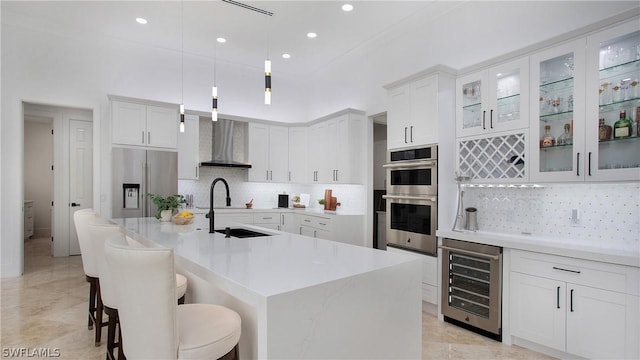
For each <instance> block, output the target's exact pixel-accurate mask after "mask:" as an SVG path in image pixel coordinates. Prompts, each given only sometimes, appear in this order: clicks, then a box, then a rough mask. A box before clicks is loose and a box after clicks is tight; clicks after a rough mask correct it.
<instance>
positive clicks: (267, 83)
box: [264, 57, 271, 105]
mask: <svg viewBox="0 0 640 360" xmlns="http://www.w3.org/2000/svg"><path fill="white" fill-rule="evenodd" d="M264 103H265V104H267V105H271V60H269V58H268V57H267V60H265V61H264Z"/></svg>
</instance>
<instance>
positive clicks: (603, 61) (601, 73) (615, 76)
mask: <svg viewBox="0 0 640 360" xmlns="http://www.w3.org/2000/svg"><path fill="white" fill-rule="evenodd" d="M587 41H588V42H587V49H588V60H587V61H588V62H587V66H588V67H587V71H588V76H589V78H588V81H589V83H588V85H587V89H588V92H587V101H588V102H587V106H588V111H587V114H588V117H587V120H586V121H587V128H588V132H587V148H588V151H589V153H588V154H589V156H590V159H589V160H590V163H589V166H588V169H587V171H588V176H591V177H593V178H595V179H601V180H638V179H640V171H639V168H640V130H639V126H638V125H639V124H640V123H639V122H638V121H639V118H640V116H639V115H640V31H638V27H637V24H636V23H634V22H631V23H627V24H623V25H621V26H618V27H616V28H612V29H608V30H606V31H603V32H601V33H598V34H595V35H593V36H590V37H589V38H588V40H587Z"/></svg>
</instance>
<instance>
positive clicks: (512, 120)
mask: <svg viewBox="0 0 640 360" xmlns="http://www.w3.org/2000/svg"><path fill="white" fill-rule="evenodd" d="M456 104H457V106H456V136H457V137H465V136H473V135H482V134H489V133H494V132H498V131H506V130H514V129H524V128H528V127H529V58H523V59H519V60H515V61H511V62H508V63H505V64H501V65H498V66H495V67H492V68H490V69H488V70H483V71H480V72H477V73H473V74H470V75H467V76H464V77H461V78H459V79H457V80H456Z"/></svg>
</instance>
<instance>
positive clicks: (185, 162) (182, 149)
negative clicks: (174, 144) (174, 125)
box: [178, 115, 200, 180]
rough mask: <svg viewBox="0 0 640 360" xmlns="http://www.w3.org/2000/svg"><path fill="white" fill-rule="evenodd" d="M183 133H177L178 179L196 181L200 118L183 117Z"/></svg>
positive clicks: (195, 116) (194, 116)
mask: <svg viewBox="0 0 640 360" xmlns="http://www.w3.org/2000/svg"><path fill="white" fill-rule="evenodd" d="M184 123H185V126H184V132H183V133H178V179H181V180H198V168H199V167H198V163H199V162H200V160H199V152H198V146H199V144H200V118H199V117H198V116H197V115H185V116H184Z"/></svg>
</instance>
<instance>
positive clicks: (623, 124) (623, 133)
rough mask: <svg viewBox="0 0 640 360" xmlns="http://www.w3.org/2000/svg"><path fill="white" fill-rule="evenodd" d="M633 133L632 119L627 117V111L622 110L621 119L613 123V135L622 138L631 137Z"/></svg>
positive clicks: (615, 137)
mask: <svg viewBox="0 0 640 360" xmlns="http://www.w3.org/2000/svg"><path fill="white" fill-rule="evenodd" d="M631 134H632V132H631V120H630V119H627V112H626V111H625V110H621V111H620V119H619V120H618V121H616V122H615V124H613V137H614V139H622V138H627V137H630V136H631Z"/></svg>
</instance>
